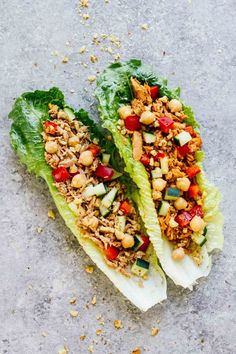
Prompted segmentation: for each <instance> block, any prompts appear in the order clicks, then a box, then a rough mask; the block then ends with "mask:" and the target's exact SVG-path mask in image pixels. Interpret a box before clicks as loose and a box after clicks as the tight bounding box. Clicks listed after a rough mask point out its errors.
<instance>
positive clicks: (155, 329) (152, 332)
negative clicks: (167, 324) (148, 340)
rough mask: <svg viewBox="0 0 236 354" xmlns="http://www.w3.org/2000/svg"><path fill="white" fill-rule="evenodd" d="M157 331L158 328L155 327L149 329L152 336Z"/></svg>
mask: <svg viewBox="0 0 236 354" xmlns="http://www.w3.org/2000/svg"><path fill="white" fill-rule="evenodd" d="M158 332H159V328H157V327H152V330H151V335H152V336H156V335H157V334H158Z"/></svg>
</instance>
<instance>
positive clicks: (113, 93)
mask: <svg viewBox="0 0 236 354" xmlns="http://www.w3.org/2000/svg"><path fill="white" fill-rule="evenodd" d="M132 76H133V77H136V78H137V79H138V80H139V81H140V82H141V83H144V82H147V83H148V84H149V85H151V86H152V85H158V86H159V92H160V95H161V96H162V95H166V96H168V97H169V98H170V99H172V98H178V99H179V95H180V89H179V88H178V89H175V90H170V89H169V88H168V87H167V81H166V80H163V79H161V78H160V77H159V76H157V75H156V74H154V73H153V71H152V69H151V68H150V67H148V66H146V65H143V64H142V63H141V61H140V60H137V59H133V60H130V61H129V62H126V63H123V64H121V63H116V64H112V65H110V66H109V67H108V68H107V69H106V70H105V71H104V72H103V73H102V74H101V75H100V76H99V78H98V80H97V88H96V97H97V99H98V102H99V111H100V118H101V120H102V122H103V126H104V127H105V128H107V129H108V130H109V131H110V132H111V133H112V135H113V139H114V142H115V144H116V146H117V147H118V149H119V152H120V155H121V156H122V158H123V159H124V161H125V165H126V167H125V169H126V171H127V172H128V173H129V174H130V176H131V178H132V180H133V181H134V182H135V183H136V185H137V186H138V188H139V197H138V198H139V201H138V205H139V207H140V208H139V209H140V214H141V216H142V218H143V222H144V224H145V227H146V229H147V230H148V233H149V235H150V238H151V241H152V244H153V245H154V248H155V250H156V253H157V256H158V258H159V261H160V264H161V266H162V268H163V270H164V271H165V273H166V274H167V275H168V276H169V277H170V278H171V279H172V280H173V281H174V282H175V283H176V284H178V285H182V286H183V287H189V288H192V285H193V284H194V283H195V282H196V280H197V279H198V278H200V277H202V276H207V275H208V274H209V271H210V268H211V256H209V254H208V252H210V251H212V250H213V249H214V248H221V247H222V243H223V234H222V223H223V221H222V215H221V214H220V212H219V211H218V205H219V193H218V191H217V189H216V188H215V187H213V186H212V185H211V184H209V182H207V180H206V177H205V175H204V172H203V173H202V174H201V175H200V177H199V178H200V180H199V184H200V188H201V190H202V191H203V192H204V193H205V195H206V203H205V206H204V211H205V214H206V221H208V222H209V232H208V234H207V237H208V242H207V243H206V245H207V246H203V247H202V255H203V262H202V264H201V266H197V265H196V264H195V263H194V261H193V259H192V258H191V257H189V256H186V257H185V258H184V260H183V261H181V262H177V261H174V260H173V259H172V256H171V254H172V249H173V246H172V244H171V243H170V242H168V240H167V239H166V238H164V237H162V235H161V229H160V226H159V222H158V218H157V213H156V210H155V205H154V202H153V199H152V195H151V186H150V183H149V179H148V175H147V172H146V170H145V168H144V166H143V165H142V164H141V163H140V162H139V161H135V160H133V158H132V146H131V143H130V141H129V139H127V138H126V137H124V136H122V135H121V134H120V132H119V130H118V120H119V117H118V114H117V110H118V108H119V107H120V106H121V105H122V104H127V103H129V102H130V101H131V99H132V97H133V95H132V89H131V86H130V78H131V77H132ZM182 103H183V102H182ZM183 107H184V112H185V113H186V115H188V118H187V119H186V122H187V124H190V125H192V126H194V127H195V128H199V123H198V122H196V120H195V118H194V114H193V111H192V109H191V108H190V107H188V106H186V105H185V104H184V103H183Z"/></svg>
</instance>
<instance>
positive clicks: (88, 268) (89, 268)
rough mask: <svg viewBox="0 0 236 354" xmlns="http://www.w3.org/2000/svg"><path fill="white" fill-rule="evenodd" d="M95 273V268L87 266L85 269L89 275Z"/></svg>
mask: <svg viewBox="0 0 236 354" xmlns="http://www.w3.org/2000/svg"><path fill="white" fill-rule="evenodd" d="M93 271H94V268H93V266H89V265H88V266H86V267H85V272H86V273H89V274H91V273H93Z"/></svg>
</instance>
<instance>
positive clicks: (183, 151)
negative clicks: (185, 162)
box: [176, 144, 190, 157]
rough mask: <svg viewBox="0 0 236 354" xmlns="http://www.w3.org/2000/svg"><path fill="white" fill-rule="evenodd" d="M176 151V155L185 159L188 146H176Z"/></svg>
mask: <svg viewBox="0 0 236 354" xmlns="http://www.w3.org/2000/svg"><path fill="white" fill-rule="evenodd" d="M176 149H177V151H178V154H179V155H180V156H182V157H185V156H186V155H187V154H188V153H189V152H190V148H189V146H188V144H185V145H183V146H177V147H176Z"/></svg>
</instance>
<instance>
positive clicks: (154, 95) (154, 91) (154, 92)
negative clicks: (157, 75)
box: [150, 86, 159, 101]
mask: <svg viewBox="0 0 236 354" xmlns="http://www.w3.org/2000/svg"><path fill="white" fill-rule="evenodd" d="M158 92H159V87H158V86H151V87H150V93H151V97H152V100H153V101H155V99H156V98H157V96H158Z"/></svg>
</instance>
